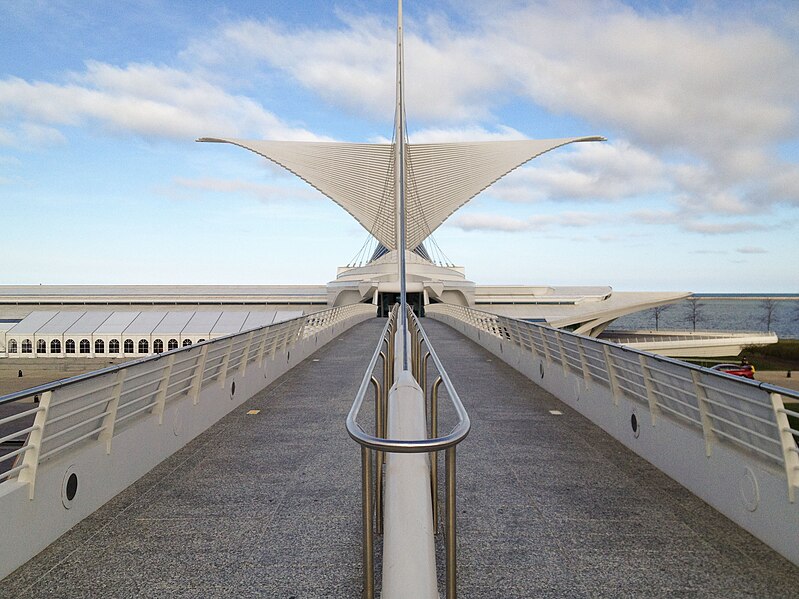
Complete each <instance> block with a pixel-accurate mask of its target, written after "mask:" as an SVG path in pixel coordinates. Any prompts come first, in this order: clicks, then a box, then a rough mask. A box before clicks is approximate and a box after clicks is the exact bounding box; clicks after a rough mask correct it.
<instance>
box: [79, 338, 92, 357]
mask: <svg viewBox="0 0 799 599" xmlns="http://www.w3.org/2000/svg"><path fill="white" fill-rule="evenodd" d="M80 353H82V354H90V353H92V344H91V343H89V340H88V339H81V340H80Z"/></svg>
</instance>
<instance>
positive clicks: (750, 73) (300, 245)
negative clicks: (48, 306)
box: [0, 0, 799, 293]
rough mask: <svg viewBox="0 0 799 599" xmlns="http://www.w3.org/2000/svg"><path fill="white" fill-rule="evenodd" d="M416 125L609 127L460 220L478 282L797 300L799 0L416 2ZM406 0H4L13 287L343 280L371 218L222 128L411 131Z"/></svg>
mask: <svg viewBox="0 0 799 599" xmlns="http://www.w3.org/2000/svg"><path fill="white" fill-rule="evenodd" d="M404 18H405V23H404V29H405V46H406V48H405V62H406V80H407V88H406V105H407V106H406V109H407V117H408V127H409V136H410V140H411V142H412V143H413V142H431V141H462V140H500V139H525V138H562V137H572V136H583V135H602V136H604V137H606V138H607V141H606V142H603V143H583V144H574V145H572V146H569V147H566V148H561V149H558V150H554V151H552V152H550V153H548V154H546V155H544V156H542V157H540V158H537V159H535V160H533V161H531V162H529V163H528V164H527V165H525V166H523V167H521V168H519V169H517V170H515V171H514V172H512V173H511V174H510V175H508V176H507V177H505V178H504V179H502V180H501V181H499V182H498V183H496V184H495V185H493V186H492V187H490V188H489V189H487V190H486V191H484V192H483V193H481V194H480V195H478V196H477V197H476V198H474V199H473V200H472V201H471V202H470V203H468V204H467V205H466V206H465V207H463V208H461V209H460V210H459V211H458V212H456V213H455V214H454V215H453V216H452V217H451V218H450V219H449V220H447V221H446V222H445V223H444V225H443V226H442V227H441V228H440V229H438V230H437V231H436V232H435V234H434V238H435V241H436V243H437V244H438V246H439V247H440V248H441V250H442V251H443V253H444V254H445V256H446V257H447V259H448V260H449V261H450V262H452V263H455V264H458V265H463V266H465V267H466V274H467V278H468V279H469V280H472V281H475V282H477V283H478V284H480V283H482V284H502V283H506V284H531V285H547V284H548V285H610V286H612V287H613V288H614V289H617V290H629V291H636V290H638V291H695V292H733V293H734V292H750V293H753V292H754V293H756V292H770V293H782V292H793V293H796V292H799V260H798V258H799V3H797V2H796V1H795V0H784V1H782V2H757V3H750V2H744V1H741V2H736V1H734V0H733V1H723V2H722V1H719V2H712V1H701V2H691V1H687V0H685V1H673V2H672V1H667V0H651V1H648V2H632V1H628V2H622V1H617V0H598V1H594V2H567V1H555V0H552V1H549V2H546V1H545V2H527V1H521V0H495V1H493V2H489V3H486V2H482V1H479V2H478V1H476V0H458V1H456V0H439V1H431V0H428V1H426V2H418V1H411V0H408V1H406V2H405V5H404ZM395 19H396V4H395V3H394V2H390V1H382V0H380V1H377V0H371V1H366V0H352V1H349V2H337V1H335V0H332V1H308V2H303V1H299V0H297V1H291V0H275V1H270V0H260V1H251V2H247V1H241V2H233V1H219V2H213V3H210V2H209V3H197V2H187V1H186V2H180V1H166V0H164V1H161V0H137V1H135V2H133V1H127V0H119V1H115V2H100V1H96V0H84V1H81V2H74V1H72V0H53V1H44V0H31V1H28V2H16V1H15V0H0V47H2V51H1V52H0V225H1V226H2V236H1V237H0V285H18V284H163V285H170V284H242V285H244V284H324V283H326V282H328V281H330V280H332V279H334V277H335V273H336V267H338V266H343V265H345V264H347V263H349V262H350V261H351V260H353V258H354V257H355V256H356V255H357V254H358V252H359V250H360V249H361V247H362V246H363V244H364V243H365V242H366V241H367V238H368V234H367V232H366V231H365V230H364V229H363V228H361V227H360V225H358V224H357V223H356V222H355V220H354V219H353V218H351V217H350V216H349V215H348V214H347V213H346V212H344V210H343V209H341V208H340V207H338V206H337V205H336V204H334V203H333V202H332V201H330V200H328V199H326V198H324V197H323V196H321V194H319V193H317V192H316V191H314V190H313V189H311V188H310V187H308V186H307V185H306V184H305V183H303V182H301V181H299V180H296V179H294V178H293V177H292V176H291V175H290V174H289V173H287V172H285V171H283V170H282V169H280V168H279V167H277V166H275V165H274V164H272V163H269V162H268V161H266V160H264V159H262V158H259V157H258V156H256V155H254V154H251V153H249V152H246V151H245V150H242V149H241V148H237V147H234V146H227V145H219V144H198V143H195V142H194V140H195V139H196V138H199V137H239V138H245V139H270V140H307V141H314V140H320V141H321V140H339V141H351V142H370V143H381V142H385V141H386V140H387V139H390V137H391V132H392V122H393V109H394V52H395V50H394V44H395V27H396V22H395Z"/></svg>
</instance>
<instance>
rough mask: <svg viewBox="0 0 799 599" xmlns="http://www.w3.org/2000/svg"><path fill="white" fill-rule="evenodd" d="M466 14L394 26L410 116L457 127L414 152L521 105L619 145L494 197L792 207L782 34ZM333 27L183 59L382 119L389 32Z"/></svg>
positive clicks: (692, 21)
mask: <svg viewBox="0 0 799 599" xmlns="http://www.w3.org/2000/svg"><path fill="white" fill-rule="evenodd" d="M466 6H467V8H466V9H464V10H462V11H461V14H459V15H458V17H459V18H462V19H463V20H464V21H465V23H466V24H467V25H466V26H463V25H461V24H459V26H458V27H457V29H456V28H455V27H453V26H452V25H451V22H452V21H451V20H448V19H447V18H446V17H443V16H442V15H440V14H433V15H432V16H430V17H428V18H427V20H425V21H423V22H413V21H410V22H406V27H405V31H406V74H407V77H406V81H407V90H406V99H407V109H408V111H409V115H410V117H411V120H421V121H422V122H428V121H430V120H436V121H439V122H440V121H442V120H443V121H448V122H452V121H458V122H464V123H470V124H469V125H465V126H462V127H458V126H453V127H447V128H446V129H439V130H437V129H427V130H423V131H420V132H419V133H418V134H416V135H415V136H414V139H415V140H420V139H425V140H426V141H427V140H430V141H444V140H446V141H452V140H455V139H456V138H457V136H458V135H461V139H488V138H491V136H490V135H486V133H487V132H486V130H485V129H484V128H483V127H481V126H480V125H474V124H473V123H475V122H478V121H479V120H480V119H483V118H484V117H486V116H489V115H490V114H491V113H492V111H493V110H496V109H497V108H499V107H500V106H501V105H502V104H503V103H504V102H506V99H507V98H508V97H513V98H514V101H515V98H517V97H518V96H522V97H527V98H528V99H529V100H531V101H532V102H534V103H536V104H538V105H540V106H543V107H545V108H546V109H548V110H550V111H552V112H553V113H557V114H570V115H576V116H578V117H580V118H581V119H583V120H585V121H587V122H590V123H592V124H593V125H594V126H595V127H596V128H597V131H586V132H568V133H596V132H598V133H603V132H605V131H606V130H608V129H610V130H611V131H615V132H618V133H620V134H621V136H623V137H624V138H625V139H626V140H629V141H618V142H617V143H616V144H609V145H611V146H612V147H611V148H607V147H605V148H601V149H599V148H597V147H596V146H592V147H590V148H589V147H586V148H580V149H579V150H578V151H577V152H575V155H574V156H570V158H569V159H564V160H563V161H561V162H555V163H554V164H553V165H552V166H550V167H548V168H547V169H539V168H532V167H531V168H526V169H522V170H521V171H520V172H519V173H516V174H514V175H513V177H512V179H511V180H509V181H508V183H507V184H502V185H500V186H498V187H497V189H496V191H495V192H494V193H495V195H496V196H497V197H501V198H503V199H507V200H511V201H539V200H541V199H543V198H553V199H558V198H568V199H588V198H597V199H612V200H615V199H620V198H626V197H634V196H636V195H643V194H647V193H654V192H667V193H671V194H673V195H674V197H675V200H676V201H677V202H678V204H679V207H680V209H681V210H690V211H692V212H694V213H696V214H713V213H724V214H727V213H736V214H745V213H748V212H751V211H752V210H753V206H752V205H751V204H750V203H748V202H747V201H746V199H745V195H746V189H747V188H749V187H751V186H753V185H754V184H756V183H758V182H762V183H764V184H763V185H760V187H761V191H762V194H761V196H760V197H759V200H760V203H770V202H773V201H791V202H796V201H797V200H796V198H797V197H799V193H795V192H797V189H796V188H797V185H795V184H794V183H793V181H792V180H788V181H786V177H785V176H784V175H782V174H781V173H783V172H784V171H786V170H790V169H791V168H794V167H793V165H785V164H783V163H782V161H780V160H779V159H778V158H776V155H775V152H774V146H775V144H776V143H778V142H780V141H782V140H786V139H792V138H794V137H795V136H796V134H797V131H799V115H798V114H797V112H798V111H797V107H798V106H799V67H797V65H799V56H797V51H796V48H795V46H792V45H791V44H790V43H789V42H787V41H785V39H783V37H781V35H783V34H784V31H778V30H777V29H769V28H768V27H767V26H765V25H762V24H759V23H756V22H754V21H752V20H747V19H749V16H748V15H747V14H744V13H743V12H742V13H740V14H737V15H736V14H734V13H731V12H729V11H727V12H725V14H724V15H723V17H724V18H721V17H720V16H719V14H717V13H714V12H712V7H703V6H699V7H693V8H691V9H690V10H687V11H685V14H684V15H680V14H677V13H675V12H667V13H658V12H656V11H646V12H644V11H640V12H636V10H635V9H633V8H630V7H629V6H626V5H625V4H623V3H621V2H617V1H614V0H607V1H605V2H601V3H577V4H568V3H551V2H533V3H526V4H523V5H519V4H517V3H506V4H504V5H503V6H502V8H501V9H500V10H497V9H496V7H493V8H492V9H488V8H486V7H482V6H478V5H474V4H473V3H467V4H466ZM492 6H493V5H492ZM453 10H458V9H457V8H454V9H453ZM466 11H470V12H474V11H476V12H477V13H478V14H477V16H476V17H474V16H473V15H469V14H465V13H466ZM764 12H768V11H766V10H764V11H761V13H764ZM341 18H342V21H343V23H344V27H343V28H338V29H334V28H330V27H325V28H311V27H305V28H301V29H296V28H294V29H292V28H290V27H289V26H287V25H285V24H281V23H279V22H273V21H268V22H265V23H259V22H255V21H246V22H239V23H233V24H228V25H225V26H224V27H222V28H221V29H220V31H219V32H218V36H217V37H216V38H212V39H210V40H209V39H206V38H204V39H203V40H202V42H201V43H200V42H198V43H197V44H195V45H193V46H192V47H191V48H190V49H189V51H187V53H186V54H185V56H187V57H190V58H191V59H192V60H196V61H198V62H200V63H205V64H212V65H220V64H232V63H234V62H236V61H241V60H245V61H246V60H250V61H254V63H255V64H257V63H258V62H261V63H266V64H268V65H269V66H270V67H272V68H275V69H278V70H280V71H282V72H284V73H287V74H289V75H290V76H291V77H293V78H294V79H295V80H296V81H297V82H299V83H300V84H301V85H303V86H304V87H306V88H307V89H309V90H311V91H313V92H314V93H318V94H319V95H321V96H323V97H324V98H326V99H327V100H329V101H332V102H335V103H336V104H338V105H339V106H342V107H345V108H347V109H349V110H351V111H352V112H354V113H357V114H363V113H364V112H365V113H367V114H370V115H375V116H378V115H379V116H385V115H386V114H387V112H388V111H390V110H391V107H392V106H393V102H394V98H393V93H394V89H393V84H394V73H393V68H394V67H393V61H394V56H393V43H394V31H393V23H391V22H389V21H388V20H385V21H382V20H380V19H378V18H376V17H372V16H368V15H367V16H363V15H360V16H357V17H353V16H349V15H343V16H342V17H341ZM497 132H498V133H499V135H497V136H496V137H497V138H500V137H504V133H506V132H504V131H502V129H501V128H499V129H498V130H497ZM507 133H508V134H509V137H513V136H515V133H516V132H515V131H514V130H510V131H508V132H507ZM675 156H678V157H679V158H677V159H675ZM688 163H691V166H688ZM775 165H776V166H777V168H775ZM681 170H682V171H684V172H681ZM786 198H787V199H786Z"/></svg>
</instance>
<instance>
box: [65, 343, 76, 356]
mask: <svg viewBox="0 0 799 599" xmlns="http://www.w3.org/2000/svg"><path fill="white" fill-rule="evenodd" d="M65 345H66V350H67V351H66V353H68V354H74V353H75V342H74V341H73V340H72V339H67V342H66V344H65Z"/></svg>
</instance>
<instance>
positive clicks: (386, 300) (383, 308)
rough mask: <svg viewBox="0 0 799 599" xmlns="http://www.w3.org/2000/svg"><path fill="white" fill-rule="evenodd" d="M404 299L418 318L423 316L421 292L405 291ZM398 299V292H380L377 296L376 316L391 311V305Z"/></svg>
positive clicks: (397, 301)
mask: <svg viewBox="0 0 799 599" xmlns="http://www.w3.org/2000/svg"><path fill="white" fill-rule="evenodd" d="M405 299H406V300H407V301H408V305H409V306H410V307H411V308H412V309H413V313H414V314H416V316H418V317H420V318H421V317H422V316H424V295H423V294H422V293H421V292H417V293H406V294H405ZM399 301H400V294H399V293H380V294H379V295H378V296H377V306H378V310H379V311H378V316H383V317H387V316H388V315H389V313H391V307H392V306H393V305H394V304H398V303H399Z"/></svg>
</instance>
